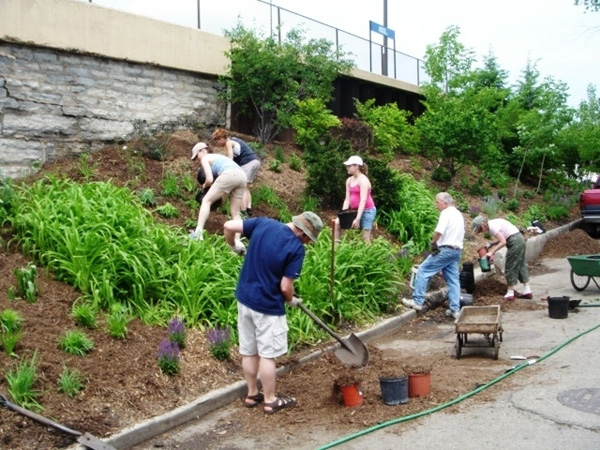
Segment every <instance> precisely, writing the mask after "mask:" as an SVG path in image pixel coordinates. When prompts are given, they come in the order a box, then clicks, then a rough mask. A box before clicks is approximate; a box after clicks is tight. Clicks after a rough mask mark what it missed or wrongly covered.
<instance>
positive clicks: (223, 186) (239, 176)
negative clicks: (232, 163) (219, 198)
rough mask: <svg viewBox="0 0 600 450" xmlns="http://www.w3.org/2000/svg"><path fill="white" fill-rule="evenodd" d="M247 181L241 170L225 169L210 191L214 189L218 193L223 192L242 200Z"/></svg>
mask: <svg viewBox="0 0 600 450" xmlns="http://www.w3.org/2000/svg"><path fill="white" fill-rule="evenodd" d="M247 182H248V180H247V178H246V174H245V173H244V171H243V170H242V169H238V168H231V169H227V170H226V171H225V172H223V173H222V174H221V175H219V176H218V177H217V179H216V180H215V182H214V183H213V185H212V186H211V189H212V188H213V187H214V188H215V189H216V190H219V191H220V192H224V193H226V194H228V195H231V196H232V197H235V198H242V197H243V196H244V191H245V190H246V184H247Z"/></svg>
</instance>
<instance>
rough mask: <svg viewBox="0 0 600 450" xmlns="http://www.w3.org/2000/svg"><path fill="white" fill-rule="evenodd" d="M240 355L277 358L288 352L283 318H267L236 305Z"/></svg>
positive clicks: (267, 316)
mask: <svg viewBox="0 0 600 450" xmlns="http://www.w3.org/2000/svg"><path fill="white" fill-rule="evenodd" d="M237 308H238V334H239V338H240V355H243V356H254V355H258V356H261V357H263V358H277V357H278V356H281V355H284V354H285V353H287V350H288V342H287V333H288V326H287V321H286V319H285V315H283V316H269V315H267V314H262V313H259V312H256V311H254V310H253V309H250V308H248V307H247V306H246V305H243V304H241V303H240V302H238V303H237Z"/></svg>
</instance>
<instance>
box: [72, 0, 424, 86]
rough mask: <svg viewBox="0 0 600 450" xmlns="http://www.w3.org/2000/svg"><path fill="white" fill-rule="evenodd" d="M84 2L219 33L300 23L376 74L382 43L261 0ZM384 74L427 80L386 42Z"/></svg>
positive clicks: (266, 31) (415, 63)
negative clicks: (240, 25)
mask: <svg viewBox="0 0 600 450" xmlns="http://www.w3.org/2000/svg"><path fill="white" fill-rule="evenodd" d="M80 1H82V2H85V3H91V4H93V5H97V6H101V7H106V8H110V9H114V10H117V11H122V12H126V13H130V14H135V15H139V16H144V17H149V18H151V19H155V20H160V21H163V22H167V23H171V24H173V25H178V26H182V27H189V28H197V29H200V30H202V31H206V32H208V33H213V34H218V35H221V36H223V35H224V33H225V30H230V29H232V28H233V27H235V25H236V24H237V23H238V22H242V23H243V24H244V26H246V27H249V28H252V29H256V30H258V31H259V32H260V33H261V34H262V35H264V36H268V35H271V34H273V33H277V35H278V37H279V39H283V38H284V37H285V35H286V33H287V32H288V31H290V30H291V29H298V28H301V29H302V30H304V33H305V37H306V38H307V39H318V38H324V39H327V40H328V41H331V42H333V43H335V45H336V46H337V47H340V48H341V49H342V50H343V51H344V52H346V53H348V54H349V55H350V57H351V58H352V59H353V60H354V63H355V65H356V67H357V68H358V69H361V70H364V71H367V72H371V73H375V74H379V75H382V74H383V73H382V72H383V69H382V67H383V62H382V58H383V56H384V47H383V45H382V44H379V43H376V42H373V41H369V40H368V39H365V38H362V37H360V36H357V35H355V34H352V33H349V32H347V31H344V30H341V29H339V28H335V27H332V26H331V25H327V24H325V23H322V22H319V21H317V20H313V19H311V18H309V17H306V16H303V15H300V14H297V13H295V12H293V11H290V10H287V9H285V8H281V7H278V6H276V5H273V4H272V2H266V1H264V0H257V1H251V0H240V1H224V0H169V1H168V2H167V1H159V0H80ZM387 68H388V69H387V76H388V77H390V78H395V79H397V80H400V81H404V82H406V83H410V84H413V85H416V86H419V85H421V84H422V83H423V82H424V81H426V80H427V75H426V73H425V70H424V67H423V61H422V60H420V59H418V58H415V57H413V56H410V55H407V54H405V53H402V52H399V51H397V50H394V49H393V48H389V47H388V48H387Z"/></svg>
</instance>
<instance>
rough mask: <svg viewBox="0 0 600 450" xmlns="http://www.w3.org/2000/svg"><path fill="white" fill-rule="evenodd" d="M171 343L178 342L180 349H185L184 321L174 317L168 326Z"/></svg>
mask: <svg viewBox="0 0 600 450" xmlns="http://www.w3.org/2000/svg"><path fill="white" fill-rule="evenodd" d="M167 335H168V336H169V341H171V342H177V345H178V346H179V348H180V349H183V348H185V324H184V323H183V321H182V320H180V319H179V318H177V317H174V318H173V319H171V321H170V322H169V325H168V326H167Z"/></svg>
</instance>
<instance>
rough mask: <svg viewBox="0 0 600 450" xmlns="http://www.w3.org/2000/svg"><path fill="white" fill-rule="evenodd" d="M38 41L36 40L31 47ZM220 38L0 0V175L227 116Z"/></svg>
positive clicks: (56, 1) (71, 7)
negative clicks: (139, 130)
mask: <svg viewBox="0 0 600 450" xmlns="http://www.w3.org/2000/svg"><path fill="white" fill-rule="evenodd" d="M32 43H35V45H32ZM227 46H228V42H227V40H226V39H225V38H223V37H220V36H215V35H210V34H208V33H204V32H201V31H198V30H194V29H189V28H184V27H178V26H174V25H168V24H164V23H162V22H158V21H155V20H151V19H146V18H142V17H138V16H134V15H131V14H125V13H120V12H115V11H111V10H108V9H104V8H100V7H97V6H94V5H90V4H86V3H81V2H75V1H71V0H2V14H0V175H3V176H9V177H13V178H18V177H22V176H25V175H27V174H29V173H31V172H32V171H34V170H35V169H36V168H37V167H39V166H41V165H42V164H44V163H45V162H47V161H53V160H55V159H57V158H62V157H66V156H69V155H73V154H77V153H79V152H82V151H84V150H88V149H91V150H95V149H98V148H100V147H101V146H103V145H104V144H106V143H109V142H115V141H120V140H124V139H128V138H130V137H131V136H132V135H133V134H134V131H135V130H134V125H136V124H140V123H143V121H145V125H146V126H147V127H149V128H150V129H152V128H155V127H158V126H163V127H164V126H165V125H170V126H172V127H174V128H176V127H177V126H178V125H180V126H187V125H189V124H191V123H194V124H198V123H200V124H202V126H204V127H206V128H208V129H211V128H213V127H215V126H217V125H219V126H223V125H225V123H226V105H225V104H224V103H223V102H221V101H219V100H218V99H217V89H218V83H217V76H218V75H220V74H223V73H224V72H225V70H226V66H227V63H228V61H227V59H226V58H225V55H224V52H225V50H226V49H227V48H228V47H227Z"/></svg>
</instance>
